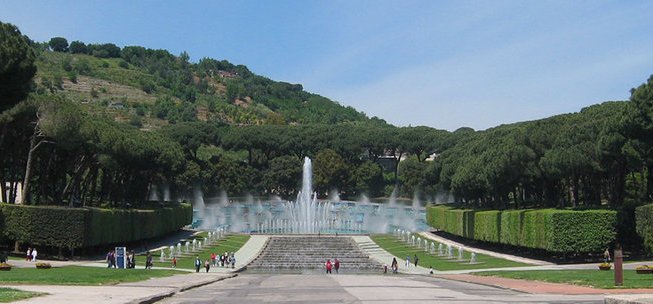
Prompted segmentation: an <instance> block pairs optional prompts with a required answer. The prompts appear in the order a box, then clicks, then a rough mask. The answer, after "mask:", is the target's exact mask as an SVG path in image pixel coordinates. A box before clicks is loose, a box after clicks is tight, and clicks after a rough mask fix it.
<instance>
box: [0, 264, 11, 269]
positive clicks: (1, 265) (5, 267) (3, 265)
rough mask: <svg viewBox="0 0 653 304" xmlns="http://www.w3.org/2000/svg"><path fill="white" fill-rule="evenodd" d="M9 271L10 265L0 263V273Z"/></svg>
mask: <svg viewBox="0 0 653 304" xmlns="http://www.w3.org/2000/svg"><path fill="white" fill-rule="evenodd" d="M9 270H11V265H9V264H7V263H0V271H9Z"/></svg>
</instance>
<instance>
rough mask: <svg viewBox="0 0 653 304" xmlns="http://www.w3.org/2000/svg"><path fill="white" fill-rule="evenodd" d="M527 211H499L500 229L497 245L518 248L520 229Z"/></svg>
mask: <svg viewBox="0 0 653 304" xmlns="http://www.w3.org/2000/svg"><path fill="white" fill-rule="evenodd" d="M526 211H527V210H506V211H501V215H500V217H501V229H499V243H502V244H508V245H513V246H519V245H520V244H521V231H522V229H521V227H522V225H523V222H524V213H526Z"/></svg>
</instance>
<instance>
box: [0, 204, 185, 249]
mask: <svg viewBox="0 0 653 304" xmlns="http://www.w3.org/2000/svg"><path fill="white" fill-rule="evenodd" d="M192 217H193V209H192V207H191V205H190V204H179V205H172V206H169V207H164V208H160V209H154V210H112V209H98V208H65V207H49V206H23V205H12V204H0V225H2V223H4V227H3V229H2V230H1V233H0V234H2V235H3V237H6V238H7V239H10V240H18V241H20V242H27V243H30V244H33V245H39V246H54V247H72V248H81V247H90V246H96V245H102V244H112V243H119V242H130V241H136V240H141V239H147V238H152V237H156V236H160V235H163V234H166V233H168V232H172V231H175V230H178V229H179V228H181V227H183V226H184V225H187V224H190V223H191V221H192ZM0 227H1V226H0Z"/></svg>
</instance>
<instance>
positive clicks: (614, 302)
mask: <svg viewBox="0 0 653 304" xmlns="http://www.w3.org/2000/svg"><path fill="white" fill-rule="evenodd" d="M651 296H652V295H650V294H642V295H620V296H617V295H615V296H608V297H605V299H604V300H603V303H605V304H651V303H653V297H651Z"/></svg>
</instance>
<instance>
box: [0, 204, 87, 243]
mask: <svg viewBox="0 0 653 304" xmlns="http://www.w3.org/2000/svg"><path fill="white" fill-rule="evenodd" d="M0 206H1V207H0V208H1V209H2V216H3V217H4V221H5V226H6V227H5V230H4V234H5V236H6V237H7V238H8V239H11V240H18V241H21V242H29V243H30V244H32V245H38V246H55V247H73V248H76V247H81V246H82V245H83V244H84V235H85V233H86V231H85V229H84V228H85V225H84V222H85V219H86V214H87V213H88V210H86V209H81V208H65V207H54V206H24V205H11V204H1V205H0Z"/></svg>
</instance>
